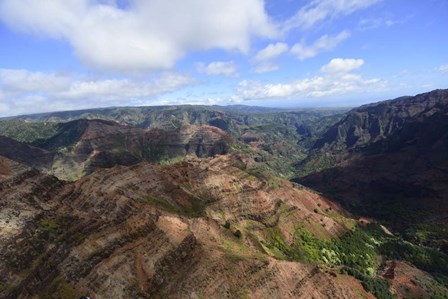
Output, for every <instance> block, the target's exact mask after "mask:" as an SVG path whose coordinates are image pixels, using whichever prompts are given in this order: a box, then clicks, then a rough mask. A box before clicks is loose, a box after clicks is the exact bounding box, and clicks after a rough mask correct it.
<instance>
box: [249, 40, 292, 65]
mask: <svg viewBox="0 0 448 299" xmlns="http://www.w3.org/2000/svg"><path fill="white" fill-rule="evenodd" d="M288 49H289V47H288V45H287V44H285V43H275V44H269V45H268V46H267V47H266V48H264V49H262V50H260V51H258V53H257V55H255V61H266V60H270V59H273V58H275V57H277V56H279V55H281V54H283V53H285V52H287V51H288Z"/></svg>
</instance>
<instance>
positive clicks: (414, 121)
mask: <svg viewBox="0 0 448 299" xmlns="http://www.w3.org/2000/svg"><path fill="white" fill-rule="evenodd" d="M447 153H448V90H436V91H433V92H430V93H426V94H422V95H418V96H415V97H407V98H400V99H397V100H393V101H387V102H382V103H379V104H375V105H369V106H365V107H361V108H359V109H356V110H354V111H352V112H351V113H349V114H348V115H347V116H346V117H345V118H344V119H343V120H342V121H341V122H340V123H338V124H336V125H335V126H334V127H333V128H331V129H330V130H329V131H328V132H327V133H326V134H325V135H324V137H323V138H322V139H321V140H319V141H318V142H317V143H316V145H315V151H314V152H313V154H312V155H311V156H310V157H309V158H308V159H307V161H306V162H305V163H304V164H303V165H302V167H304V168H306V167H308V170H309V169H311V168H313V167H315V168H327V169H324V170H323V171H321V172H318V173H314V174H309V175H308V176H306V177H304V178H301V179H299V180H298V181H300V182H302V183H303V184H306V185H308V186H313V187H314V188H316V189H317V190H320V191H323V192H326V193H328V194H331V195H332V196H334V197H335V198H337V199H338V200H340V202H342V203H344V204H345V206H346V207H348V208H349V209H351V210H352V211H354V212H356V213H359V214H362V215H369V216H373V217H376V218H377V219H381V220H383V221H387V222H388V223H389V224H392V225H394V226H395V227H396V228H398V229H400V230H401V231H406V230H408V229H411V230H414V229H416V228H415V226H416V225H423V224H424V225H429V226H431V227H433V228H435V226H437V225H439V224H442V225H444V224H446V223H447V222H446V221H447V219H448V205H447V202H446V199H447V198H448V188H447V186H448V184H447V182H448V155H447ZM433 228H431V230H433ZM436 235H438V237H436V239H438V241H437V244H438V246H439V247H440V248H445V250H446V248H447V244H446V241H444V240H446V236H445V234H444V233H443V232H442V233H441V235H440V233H437V234H436ZM420 241H421V242H423V243H425V244H427V245H428V244H429V243H430V242H431V241H429V240H425V239H422V240H420ZM428 242H429V243H428Z"/></svg>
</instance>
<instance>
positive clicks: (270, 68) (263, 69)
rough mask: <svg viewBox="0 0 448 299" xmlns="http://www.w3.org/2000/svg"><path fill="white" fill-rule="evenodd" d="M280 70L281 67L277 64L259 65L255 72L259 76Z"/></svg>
mask: <svg viewBox="0 0 448 299" xmlns="http://www.w3.org/2000/svg"><path fill="white" fill-rule="evenodd" d="M278 69H279V66H278V65H277V64H275V63H270V62H267V63H263V64H260V65H258V66H257V67H255V69H254V71H255V72H256V73H257V74H263V73H269V72H274V71H277V70H278Z"/></svg>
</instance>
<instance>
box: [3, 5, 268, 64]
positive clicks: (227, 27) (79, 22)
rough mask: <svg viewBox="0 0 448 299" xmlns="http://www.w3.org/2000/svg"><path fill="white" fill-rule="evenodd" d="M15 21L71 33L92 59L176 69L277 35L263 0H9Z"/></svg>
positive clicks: (41, 30) (44, 32) (30, 28)
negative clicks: (196, 55) (189, 58)
mask: <svg viewBox="0 0 448 299" xmlns="http://www.w3.org/2000/svg"><path fill="white" fill-rule="evenodd" d="M0 18H1V20H3V21H4V22H5V23H7V24H8V25H9V26H10V27H12V28H15V29H17V30H20V31H23V32H31V33H35V34H38V35H41V36H44V37H50V38H60V39H64V40H67V41H68V42H69V43H70V44H71V46H72V47H73V49H74V52H75V54H76V55H77V56H78V57H79V58H80V59H81V60H82V61H83V62H84V63H86V64H87V65H89V66H92V67H95V68H99V69H106V70H114V71H133V72H134V71H138V70H160V69H169V68H172V67H173V66H174V64H175V63H176V61H178V60H179V59H181V58H182V57H183V56H184V55H186V53H187V52H189V51H201V50H210V49H224V50H232V51H240V52H243V53H247V52H248V51H249V49H250V40H251V38H253V37H264V38H269V37H274V36H276V28H275V26H274V25H273V24H272V22H271V20H270V19H269V16H268V15H267V13H266V11H265V9H264V2H263V1H262V0H226V1H210V0H170V1H166V0H131V1H129V3H128V5H127V6H126V7H125V8H123V6H120V5H119V4H118V1H101V0H39V1H35V0H2V1H0Z"/></svg>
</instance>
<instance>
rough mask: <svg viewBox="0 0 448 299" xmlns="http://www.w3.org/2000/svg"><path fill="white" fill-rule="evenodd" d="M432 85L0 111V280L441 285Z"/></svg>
mask: <svg viewBox="0 0 448 299" xmlns="http://www.w3.org/2000/svg"><path fill="white" fill-rule="evenodd" d="M447 94H448V91H443V90H442V91H440V90H439V91H433V92H431V93H427V94H423V95H418V96H416V97H405V98H399V99H396V100H391V101H385V102H380V103H377V104H372V105H367V106H363V107H360V108H357V109H354V110H352V111H349V112H347V113H346V114H344V115H340V114H338V113H340V112H342V111H340V110H333V111H327V110H303V111H284V110H275V109H266V108H249V107H244V106H240V107H210V106H208V107H205V106H197V107H196V106H182V107H138V108H108V109H97V110H88V111H75V112H59V113H51V114H42V115H34V116H22V117H19V118H11V119H6V120H1V121H0V135H4V136H1V137H0V298H77V297H79V296H80V295H89V296H91V297H92V298H395V297H398V298H447V297H448V288H447V287H448V256H447V255H446V248H447V247H446V240H447V239H448V237H447V231H446V228H445V227H446V220H447V210H446V208H447V205H446V198H447V196H448V193H447V192H446V190H447V189H446V187H447V186H448V181H447V169H448V165H447V160H448V156H447V154H446V153H447V152H448V139H447V132H448V130H447V129H448V127H447V123H448V122H447V107H448V103H447V101H448V96H447ZM294 174H295V175H296V176H297V177H300V178H299V179H297V180H295V181H296V182H299V183H300V184H298V183H296V182H291V181H287V180H285V178H291V177H292V176H293V175H294ZM302 184H304V185H307V186H311V187H313V188H315V189H316V190H318V191H320V192H323V193H317V192H316V191H313V190H312V189H309V188H307V187H304V186H303V185H302ZM340 204H341V206H340ZM391 231H392V232H391ZM444 252H445V253H444Z"/></svg>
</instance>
